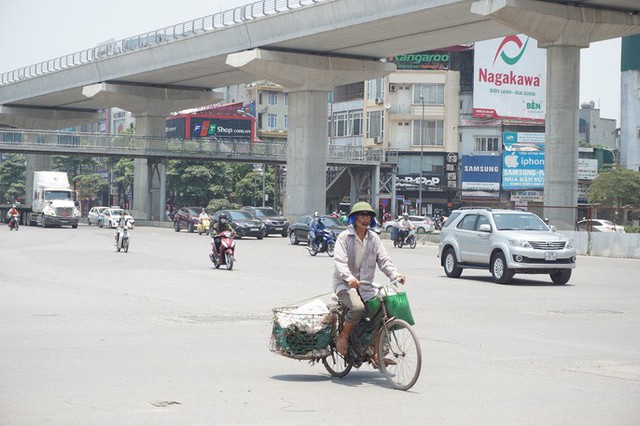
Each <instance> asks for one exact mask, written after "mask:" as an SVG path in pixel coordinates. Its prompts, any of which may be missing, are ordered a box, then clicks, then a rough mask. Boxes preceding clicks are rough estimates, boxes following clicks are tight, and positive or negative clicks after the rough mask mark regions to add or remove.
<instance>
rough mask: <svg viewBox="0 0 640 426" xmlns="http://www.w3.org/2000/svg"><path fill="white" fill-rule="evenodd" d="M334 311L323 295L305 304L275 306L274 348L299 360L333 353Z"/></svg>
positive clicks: (280, 353)
mask: <svg viewBox="0 0 640 426" xmlns="http://www.w3.org/2000/svg"><path fill="white" fill-rule="evenodd" d="M333 315H334V314H333V313H332V312H330V311H329V308H328V307H327V305H326V304H325V303H324V302H322V301H320V300H319V299H316V300H313V301H312V302H310V303H307V304H305V305H302V306H297V307H292V306H285V307H281V308H275V309H273V329H272V332H271V342H270V350H271V351H272V352H275V353H277V354H279V355H282V356H285V357H288V358H294V359H299V360H317V359H321V358H324V357H326V356H327V355H329V353H330V349H329V344H330V343H331V340H332V337H333V325H334V323H335V321H334V320H333V319H334V317H333Z"/></svg>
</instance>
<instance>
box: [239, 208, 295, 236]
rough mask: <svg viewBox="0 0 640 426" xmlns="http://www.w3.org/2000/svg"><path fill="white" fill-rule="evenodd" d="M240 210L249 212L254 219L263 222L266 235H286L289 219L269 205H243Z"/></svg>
mask: <svg viewBox="0 0 640 426" xmlns="http://www.w3.org/2000/svg"><path fill="white" fill-rule="evenodd" d="M242 210H243V211H246V212H247V213H249V214H250V215H251V217H253V218H254V219H258V220H260V221H261V222H262V223H264V225H265V226H266V228H267V235H271V234H280V235H282V236H283V237H286V236H287V235H288V234H289V221H288V220H287V218H286V217H284V216H282V215H281V214H280V213H278V212H277V211H275V210H274V209H272V208H271V207H249V206H245V207H243V208H242Z"/></svg>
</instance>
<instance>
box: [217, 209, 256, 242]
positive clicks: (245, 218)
mask: <svg viewBox="0 0 640 426" xmlns="http://www.w3.org/2000/svg"><path fill="white" fill-rule="evenodd" d="M223 213H224V214H226V215H227V218H228V219H229V221H230V222H231V226H232V227H233V230H234V231H236V234H237V235H238V238H242V237H256V238H257V239H259V240H261V239H263V238H264V237H265V235H267V228H266V226H265V225H264V223H262V222H261V221H259V220H258V219H254V218H252V217H251V215H250V214H249V213H247V212H246V211H242V210H218V211H217V212H216V214H214V215H213V222H214V223H216V222H217V221H218V219H219V218H220V215H221V214H223Z"/></svg>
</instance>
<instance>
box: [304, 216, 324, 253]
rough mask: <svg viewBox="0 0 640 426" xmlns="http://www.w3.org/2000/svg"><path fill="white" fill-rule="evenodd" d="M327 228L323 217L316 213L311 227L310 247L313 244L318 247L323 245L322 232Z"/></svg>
mask: <svg viewBox="0 0 640 426" xmlns="http://www.w3.org/2000/svg"><path fill="white" fill-rule="evenodd" d="M325 228H326V226H325V224H324V222H323V221H322V217H320V214H319V213H318V212H315V213H314V214H313V220H312V221H311V225H310V226H309V236H308V239H309V246H311V244H315V245H316V246H317V247H320V244H322V232H320V231H322V230H323V229H325Z"/></svg>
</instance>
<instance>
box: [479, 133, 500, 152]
mask: <svg viewBox="0 0 640 426" xmlns="http://www.w3.org/2000/svg"><path fill="white" fill-rule="evenodd" d="M473 141H474V142H475V150H476V151H477V152H498V148H499V144H498V137H497V136H474V137H473Z"/></svg>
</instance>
